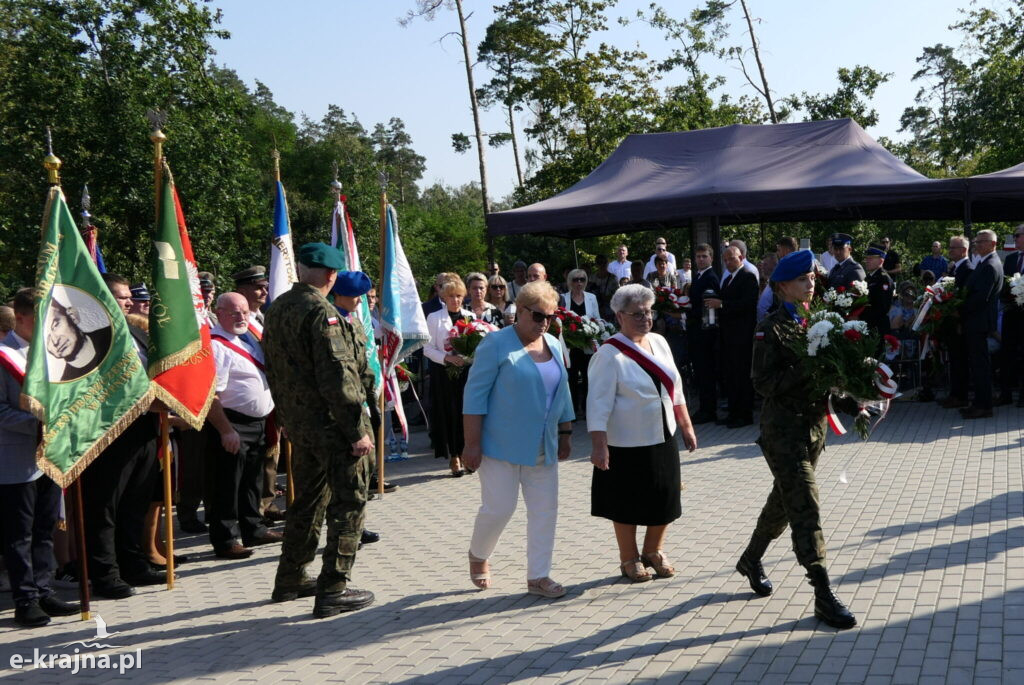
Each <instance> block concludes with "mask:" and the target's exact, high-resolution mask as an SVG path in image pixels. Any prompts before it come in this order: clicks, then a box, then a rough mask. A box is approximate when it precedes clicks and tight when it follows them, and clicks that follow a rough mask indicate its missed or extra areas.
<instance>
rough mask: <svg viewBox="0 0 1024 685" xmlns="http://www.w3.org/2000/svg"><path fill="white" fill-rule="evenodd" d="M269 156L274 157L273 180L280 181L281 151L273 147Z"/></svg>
mask: <svg viewBox="0 0 1024 685" xmlns="http://www.w3.org/2000/svg"><path fill="white" fill-rule="evenodd" d="M270 156H271V157H273V158H274V180H275V181H277V182H278V183H280V182H281V153H280V152H278V151H277V148H276V147H275V148H274V151H273V152H271V153H270Z"/></svg>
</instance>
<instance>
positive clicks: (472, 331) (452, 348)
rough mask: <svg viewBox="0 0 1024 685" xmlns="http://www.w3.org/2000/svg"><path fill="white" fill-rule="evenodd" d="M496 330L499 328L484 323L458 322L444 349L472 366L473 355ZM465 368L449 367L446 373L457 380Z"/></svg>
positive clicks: (472, 320)
mask: <svg viewBox="0 0 1024 685" xmlns="http://www.w3.org/2000/svg"><path fill="white" fill-rule="evenodd" d="M496 330H498V327H497V326H494V325H492V324H489V323H486V322H484V321H477V320H475V319H461V320H459V321H456V322H455V325H454V326H452V329H451V330H450V331H448V340H446V341H445V343H444V349H445V351H446V352H450V353H452V354H457V355H459V356H460V357H462V358H463V359H464V360H465V362H466V364H472V363H473V353H474V352H476V348H477V347H478V346H479V345H480V342H481V341H482V340H483V339H484V337H486V336H487V334H488V333H493V332H494V331H496ZM463 368H464V367H460V366H447V367H445V371H447V372H448V377H449V378H452V379H455V378H458V376H459V374H460V373H462V369H463Z"/></svg>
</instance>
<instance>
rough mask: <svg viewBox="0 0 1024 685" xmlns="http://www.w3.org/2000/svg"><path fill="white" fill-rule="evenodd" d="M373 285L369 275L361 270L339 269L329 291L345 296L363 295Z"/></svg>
mask: <svg viewBox="0 0 1024 685" xmlns="http://www.w3.org/2000/svg"><path fill="white" fill-rule="evenodd" d="M372 287H373V282H372V281H371V280H370V277H369V276H367V275H366V274H364V273H363V272H362V271H339V272H338V280H336V281H335V282H334V287H333V288H331V292H332V293H333V294H335V295H342V296H345V297H359V296H360V295H365V294H366V293H368V292H369V291H370V288H372Z"/></svg>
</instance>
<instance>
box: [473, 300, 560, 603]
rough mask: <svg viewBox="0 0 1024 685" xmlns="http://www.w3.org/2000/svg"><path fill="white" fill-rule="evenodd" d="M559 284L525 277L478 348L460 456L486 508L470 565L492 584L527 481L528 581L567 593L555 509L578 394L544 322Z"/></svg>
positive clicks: (548, 591) (484, 583)
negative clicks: (512, 307) (512, 310)
mask: <svg viewBox="0 0 1024 685" xmlns="http://www.w3.org/2000/svg"><path fill="white" fill-rule="evenodd" d="M557 308H558V293H557V292H556V291H555V289H554V288H552V287H551V285H550V284H549V283H548V282H547V281H536V282H533V283H528V284H527V285H525V286H523V288H522V290H520V291H519V295H518V296H517V297H516V315H517V318H516V323H515V325H513V326H509V327H507V328H503V329H502V330H500V331H498V332H496V333H491V334H490V335H488V336H487V337H486V338H484V340H483V342H481V343H480V346H479V347H478V348H477V350H476V353H475V354H474V356H473V365H472V367H471V368H470V372H469V380H468V381H467V382H466V390H465V396H464V400H463V421H464V433H465V443H466V444H465V447H464V448H463V451H462V460H463V462H464V463H465V465H466V466H467V467H469V468H471V469H477V473H478V475H479V476H480V510H479V511H478V512H477V515H476V523H475V524H474V526H473V539H472V541H471V542H470V545H469V573H470V579H471V580H472V581H473V584H474V585H476V586H477V587H478V588H480V589H481V590H484V589H487V588H488V587H490V566H489V564H488V563H487V559H488V558H489V557H490V556H491V553H492V552H493V551H494V547H495V546H496V545H497V544H498V538H499V537H500V536H501V532H502V530H504V528H505V525H506V524H507V523H508V521H509V519H510V518H511V517H512V513H513V512H514V511H515V509H516V501H517V500H518V499H519V488H520V487H522V489H523V500H524V501H525V502H526V563H527V571H526V578H527V580H526V587H527V592H529V593H530V594H534V595H541V596H542V597H561V596H562V595H564V594H565V588H563V587H562V586H561V585H559V584H558V583H556V582H555V581H553V580H552V579H551V577H550V573H551V557H552V554H553V552H554V548H555V523H556V521H557V518H558V463H557V462H558V461H561V460H565V459H568V458H569V450H570V444H571V439H572V421H573V419H574V418H575V416H574V414H573V411H572V399H571V398H570V396H569V383H568V375H567V374H566V370H565V365H564V364H563V362H562V352H561V346H560V345H559V342H558V339H557V338H555V337H554V336H552V335H550V334H549V333H548V332H547V330H548V327H549V326H550V325H551V321H552V319H554V316H555V310H556V309H557Z"/></svg>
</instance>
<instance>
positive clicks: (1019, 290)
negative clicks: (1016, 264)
mask: <svg viewBox="0 0 1024 685" xmlns="http://www.w3.org/2000/svg"><path fill="white" fill-rule="evenodd" d="M1006 284H1007V285H1008V286H1009V287H1010V302H1012V303H1013V304H1015V305H1016V306H1017V307H1018V308H1021V307H1024V275H1022V274H1019V273H1018V274H1014V275H1012V276H1010V277H1008V278H1007V279H1006Z"/></svg>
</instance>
